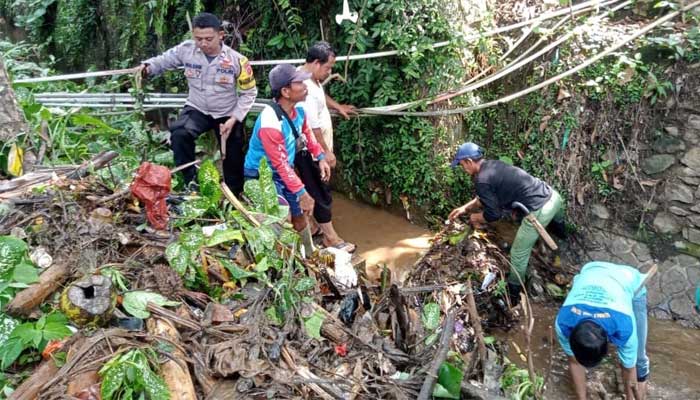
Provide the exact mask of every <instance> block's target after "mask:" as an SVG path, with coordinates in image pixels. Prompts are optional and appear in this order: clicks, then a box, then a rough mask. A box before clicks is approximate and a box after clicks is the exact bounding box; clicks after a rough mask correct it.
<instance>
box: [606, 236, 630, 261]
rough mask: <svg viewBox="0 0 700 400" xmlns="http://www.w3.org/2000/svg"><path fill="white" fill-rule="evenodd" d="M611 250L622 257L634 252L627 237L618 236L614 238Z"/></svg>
mask: <svg viewBox="0 0 700 400" xmlns="http://www.w3.org/2000/svg"><path fill="white" fill-rule="evenodd" d="M610 250H611V251H612V252H613V254H614V255H616V256H618V257H620V256H622V254H627V253H630V252H632V244H630V242H629V241H628V240H627V239H625V238H622V237H618V238H615V239H614V240H613V242H612V246H611V248H610Z"/></svg>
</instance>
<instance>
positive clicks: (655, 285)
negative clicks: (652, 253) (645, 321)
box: [646, 275, 665, 308]
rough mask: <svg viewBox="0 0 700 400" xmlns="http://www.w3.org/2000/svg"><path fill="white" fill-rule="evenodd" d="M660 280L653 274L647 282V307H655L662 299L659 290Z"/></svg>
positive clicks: (662, 296)
mask: <svg viewBox="0 0 700 400" xmlns="http://www.w3.org/2000/svg"><path fill="white" fill-rule="evenodd" d="M660 282H661V280H660V279H659V277H658V275H654V276H653V277H652V278H651V279H649V281H648V282H647V284H646V286H647V304H648V305H649V308H652V307H656V306H657V305H658V304H659V303H661V302H662V301H663V300H664V298H665V297H664V295H663V293H662V292H661V283H660Z"/></svg>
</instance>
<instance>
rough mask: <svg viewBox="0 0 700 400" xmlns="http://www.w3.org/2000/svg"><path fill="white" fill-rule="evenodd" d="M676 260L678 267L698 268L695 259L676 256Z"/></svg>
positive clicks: (683, 255) (699, 261)
mask: <svg viewBox="0 0 700 400" xmlns="http://www.w3.org/2000/svg"><path fill="white" fill-rule="evenodd" d="M676 260H677V261H678V265H680V266H681V267H683V268H688V267H690V268H691V269H692V268H700V260H698V259H697V258H695V257H691V256H688V255H685V254H679V255H677V256H676ZM691 282H694V281H691Z"/></svg>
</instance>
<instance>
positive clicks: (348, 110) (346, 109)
mask: <svg viewBox="0 0 700 400" xmlns="http://www.w3.org/2000/svg"><path fill="white" fill-rule="evenodd" d="M336 111H338V114H340V115H342V116H343V118H345V119H350V115H357V110H356V109H355V106H352V105H349V104H338V107H337V108H336Z"/></svg>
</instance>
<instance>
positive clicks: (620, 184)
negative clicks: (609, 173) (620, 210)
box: [613, 176, 625, 190]
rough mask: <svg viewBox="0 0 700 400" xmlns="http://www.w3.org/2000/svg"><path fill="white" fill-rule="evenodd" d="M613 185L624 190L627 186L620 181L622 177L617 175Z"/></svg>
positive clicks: (614, 177)
mask: <svg viewBox="0 0 700 400" xmlns="http://www.w3.org/2000/svg"><path fill="white" fill-rule="evenodd" d="M613 187H614V188H615V190H622V189H624V188H625V185H623V184H622V182H620V178H619V177H617V176H613Z"/></svg>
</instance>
